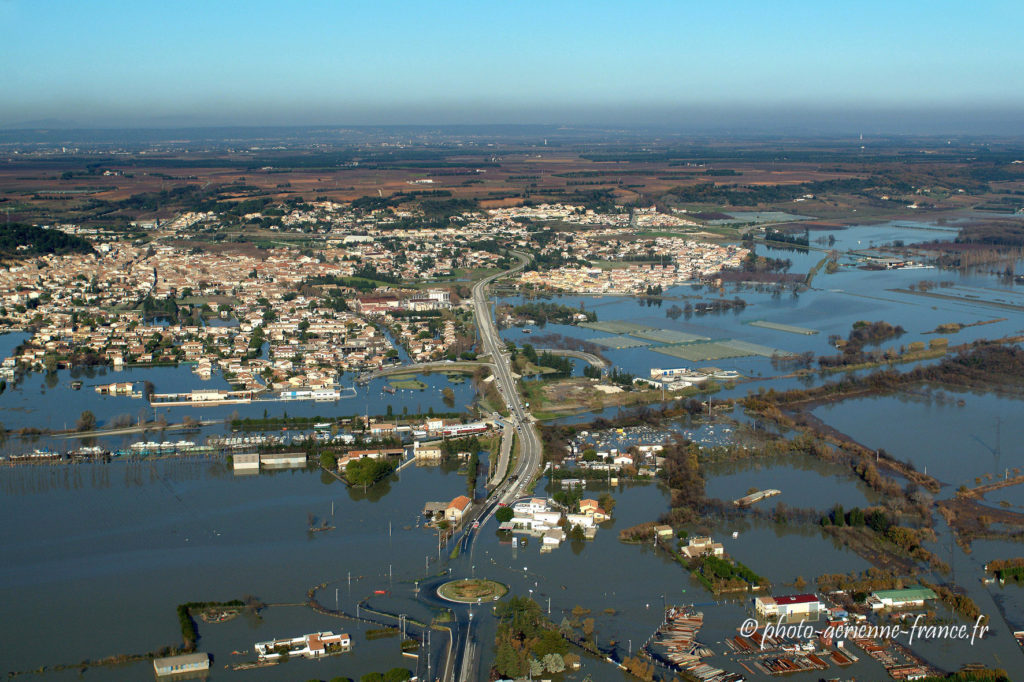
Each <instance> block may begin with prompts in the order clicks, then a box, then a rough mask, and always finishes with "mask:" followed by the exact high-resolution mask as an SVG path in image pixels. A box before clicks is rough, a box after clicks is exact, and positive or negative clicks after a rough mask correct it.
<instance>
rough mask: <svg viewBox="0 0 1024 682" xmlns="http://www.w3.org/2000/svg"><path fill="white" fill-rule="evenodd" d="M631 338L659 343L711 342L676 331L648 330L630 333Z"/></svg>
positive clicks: (704, 337)
mask: <svg viewBox="0 0 1024 682" xmlns="http://www.w3.org/2000/svg"><path fill="white" fill-rule="evenodd" d="M629 335H630V336H635V337H637V338H638V339H644V340H647V341H655V342H657V343H693V342H694V341H710V340H711V339H710V338H709V337H707V336H700V335H699V334H690V333H689V332H680V331H676V330H675V329H648V330H643V331H636V332H629Z"/></svg>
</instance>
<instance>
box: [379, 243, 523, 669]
mask: <svg viewBox="0 0 1024 682" xmlns="http://www.w3.org/2000/svg"><path fill="white" fill-rule="evenodd" d="M514 255H515V256H516V257H517V258H519V260H520V263H519V265H517V266H516V267H514V268H511V269H510V270H506V271H504V272H499V273H497V274H495V275H491V276H490V277H487V278H485V279H482V280H480V281H478V282H477V283H476V284H475V285H474V286H473V305H474V309H475V314H476V323H477V329H478V330H479V332H480V344H481V351H482V352H481V355H490V358H491V361H490V363H485V362H477V363H474V364H475V365H477V366H479V365H485V364H489V365H490V367H491V371H492V372H493V373H494V380H495V384H496V387H497V389H498V393H499V394H500V396H501V398H502V399H503V400H504V401H505V404H506V405H507V406H508V411H509V415H510V416H509V418H508V419H506V420H504V421H506V422H507V423H508V425H509V428H506V429H505V435H504V438H503V442H502V449H503V450H504V448H505V447H508V446H509V445H510V444H509V442H508V441H509V440H510V439H511V436H512V434H514V435H515V437H516V438H517V439H518V441H519V457H518V459H517V460H516V462H515V466H514V467H513V469H512V471H511V472H509V475H508V476H507V477H505V479H504V480H502V481H501V482H500V483H498V485H497V487H496V488H495V489H494V490H493V491H492V492H491V494H490V495H489V496H488V498H487V501H486V502H484V503H483V504H482V505H481V506H479V507H472V508H471V509H470V511H469V512H468V513H467V515H466V516H465V517H463V520H462V528H463V531H462V535H461V536H460V537H459V538H458V539H457V543H458V549H459V553H458V558H457V559H455V560H454V561H451V562H449V571H450V573H449V574H448V575H445V576H438V577H434V578H429V579H426V580H424V581H423V582H421V584H420V592H419V596H418V598H419V600H420V601H423V602H425V603H427V604H429V605H431V606H432V607H435V608H436V607H447V608H450V609H451V610H452V616H453V620H452V621H451V622H450V623H449V624H448V628H449V631H450V633H451V636H450V637H451V638H450V639H449V641H448V647H447V652H446V653H445V655H444V663H443V665H441V666H439V669H438V670H437V672H436V676H435V673H432V674H431V677H434V679H437V680H440V681H441V682H472V681H473V680H476V679H479V678H480V674H479V673H480V668H481V663H482V662H481V661H480V660H479V654H480V651H481V650H486V647H482V646H480V645H479V644H478V643H477V642H476V641H475V640H476V637H475V635H474V632H473V631H474V630H475V629H476V628H474V624H473V610H472V606H471V605H469V604H460V603H454V602H448V601H445V600H443V599H441V598H440V597H438V596H437V594H436V590H437V587H438V586H439V585H440V584H441V583H443V582H446V581H448V580H451V579H455V578H468V577H471V576H472V575H473V574H474V573H475V570H474V561H475V560H474V558H473V551H474V548H475V540H476V538H477V535H478V534H479V532H480V530H481V529H482V528H483V526H484V525H486V523H487V522H488V521H489V520H490V519H491V517H493V516H494V513H495V512H496V511H497V509H498V507H499V506H500V505H510V504H512V503H513V502H515V501H516V500H517V499H519V498H521V497H523V496H524V494H527V493H529V492H530V491H529V490H528V486H529V484H530V482H531V481H532V480H533V477H534V475H536V473H537V472H538V471H539V470H540V466H541V444H540V436H539V435H538V433H537V429H536V427H535V426H534V423H533V417H532V416H531V415H530V413H529V412H528V411H527V410H526V408H525V406H524V405H523V402H522V400H521V399H520V396H519V390H518V388H517V386H516V383H515V380H514V378H513V376H512V365H511V361H510V359H509V354H508V353H507V352H506V350H505V344H504V342H503V341H502V340H501V337H500V336H499V335H498V329H497V327H496V326H495V324H494V318H493V317H492V315H491V306H490V302H489V301H488V299H487V287H488V285H490V284H491V282H493V281H494V280H496V279H498V278H499V277H504V276H506V275H509V274H512V273H515V272H518V271H519V270H522V269H523V268H524V267H526V264H527V263H529V262H530V259H529V257H528V256H526V255H525V254H521V253H514ZM435 364H436V365H437V367H436V368H437V369H444V365H443V364H442V363H431V365H432V366H431V369H434V368H435V367H434V366H433V365H435ZM463 364H468V363H463ZM412 367H415V368H416V369H424V368H425V365H418V366H416V365H414V366H412ZM401 369H403V370H404V371H409V369H410V366H409V365H407V366H405V367H403V368H401ZM387 371H388V372H390V371H400V370H399V368H397V367H396V368H393V369H392V368H388V370H387ZM383 374H384V372H378V373H376V374H375V375H374V376H380V375H383ZM497 480H499V479H498V478H497V477H496V480H495V482H496V481H497ZM483 608H486V606H484V607H483ZM483 608H481V611H483Z"/></svg>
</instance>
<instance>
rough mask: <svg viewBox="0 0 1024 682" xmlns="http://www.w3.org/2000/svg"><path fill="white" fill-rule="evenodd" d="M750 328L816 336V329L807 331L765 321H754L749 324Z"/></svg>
mask: <svg viewBox="0 0 1024 682" xmlns="http://www.w3.org/2000/svg"><path fill="white" fill-rule="evenodd" d="M750 326H751V327H762V328H764V329H774V330H775V331H777V332H789V333H790V334H806V335H807V336H810V335H812V334H817V333H818V330H817V329H808V328H807V327H796V326H794V325H791V324H780V323H779V322H767V321H765V320H755V321H753V322H751V323H750Z"/></svg>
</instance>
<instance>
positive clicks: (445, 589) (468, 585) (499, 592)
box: [437, 578, 508, 604]
mask: <svg viewBox="0 0 1024 682" xmlns="http://www.w3.org/2000/svg"><path fill="white" fill-rule="evenodd" d="M506 594H508V586H507V585H503V584H501V583H499V582H495V581H494V580H486V579H484V578H464V579H462V580H451V581H449V582H446V583H444V584H443V585H441V586H440V587H438V588H437V596H439V597H441V599H444V600H446V601H451V602H457V603H459V604H479V603H481V602H489V601H497V600H499V599H501V598H502V597H504V596H505V595H506Z"/></svg>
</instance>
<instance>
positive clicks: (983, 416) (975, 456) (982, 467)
mask: <svg viewBox="0 0 1024 682" xmlns="http://www.w3.org/2000/svg"><path fill="white" fill-rule="evenodd" d="M961 401H962V404H961ZM1022 405H1024V403H1022V402H1021V400H1019V399H1014V398H1010V397H1005V396H997V395H994V394H991V393H977V392H964V391H956V392H954V391H953V390H950V389H943V388H940V387H933V386H924V387H915V388H914V389H912V390H911V391H903V392H899V393H895V394H890V395H882V396H869V397H864V398H851V399H847V400H843V401H840V402H835V403H828V404H825V405H821V406H820V407H818V408H816V409H815V410H814V414H815V415H816V416H817V417H819V418H820V419H821V420H822V421H824V422H825V423H826V424H828V425H830V426H832V427H834V428H836V429H838V430H839V431H841V432H843V433H845V434H846V435H848V436H850V437H851V438H853V439H854V440H856V441H859V442H860V443H862V444H864V445H866V446H867V447H869V448H873V449H878V448H883V449H884V450H886V452H888V453H889V454H891V455H893V456H894V457H896V458H897V459H900V460H903V461H907V462H911V463H912V464H913V465H914V466H915V467H916V468H917V469H918V470H920V471H926V470H927V472H928V474H930V475H931V476H934V477H936V478H937V479H939V480H940V481H942V482H943V483H945V484H948V485H949V486H951V488H952V490H955V489H956V488H958V487H959V486H960V485H967V486H968V487H974V486H975V485H977V483H976V482H975V480H974V479H975V478H976V477H982V476H987V475H992V476H995V477H998V478H1002V477H1003V475H1004V474H1005V473H1006V471H1007V470H1008V469H1009V470H1010V475H1011V476H1012V475H1013V469H1015V468H1017V467H1024V457H1022V450H1021V448H1020V443H1021V442H1022V440H1024V422H1021V420H1020V419H1019V415H1020V410H1021V407H1022ZM1011 490H1012V489H1011ZM994 499H998V498H994Z"/></svg>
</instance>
